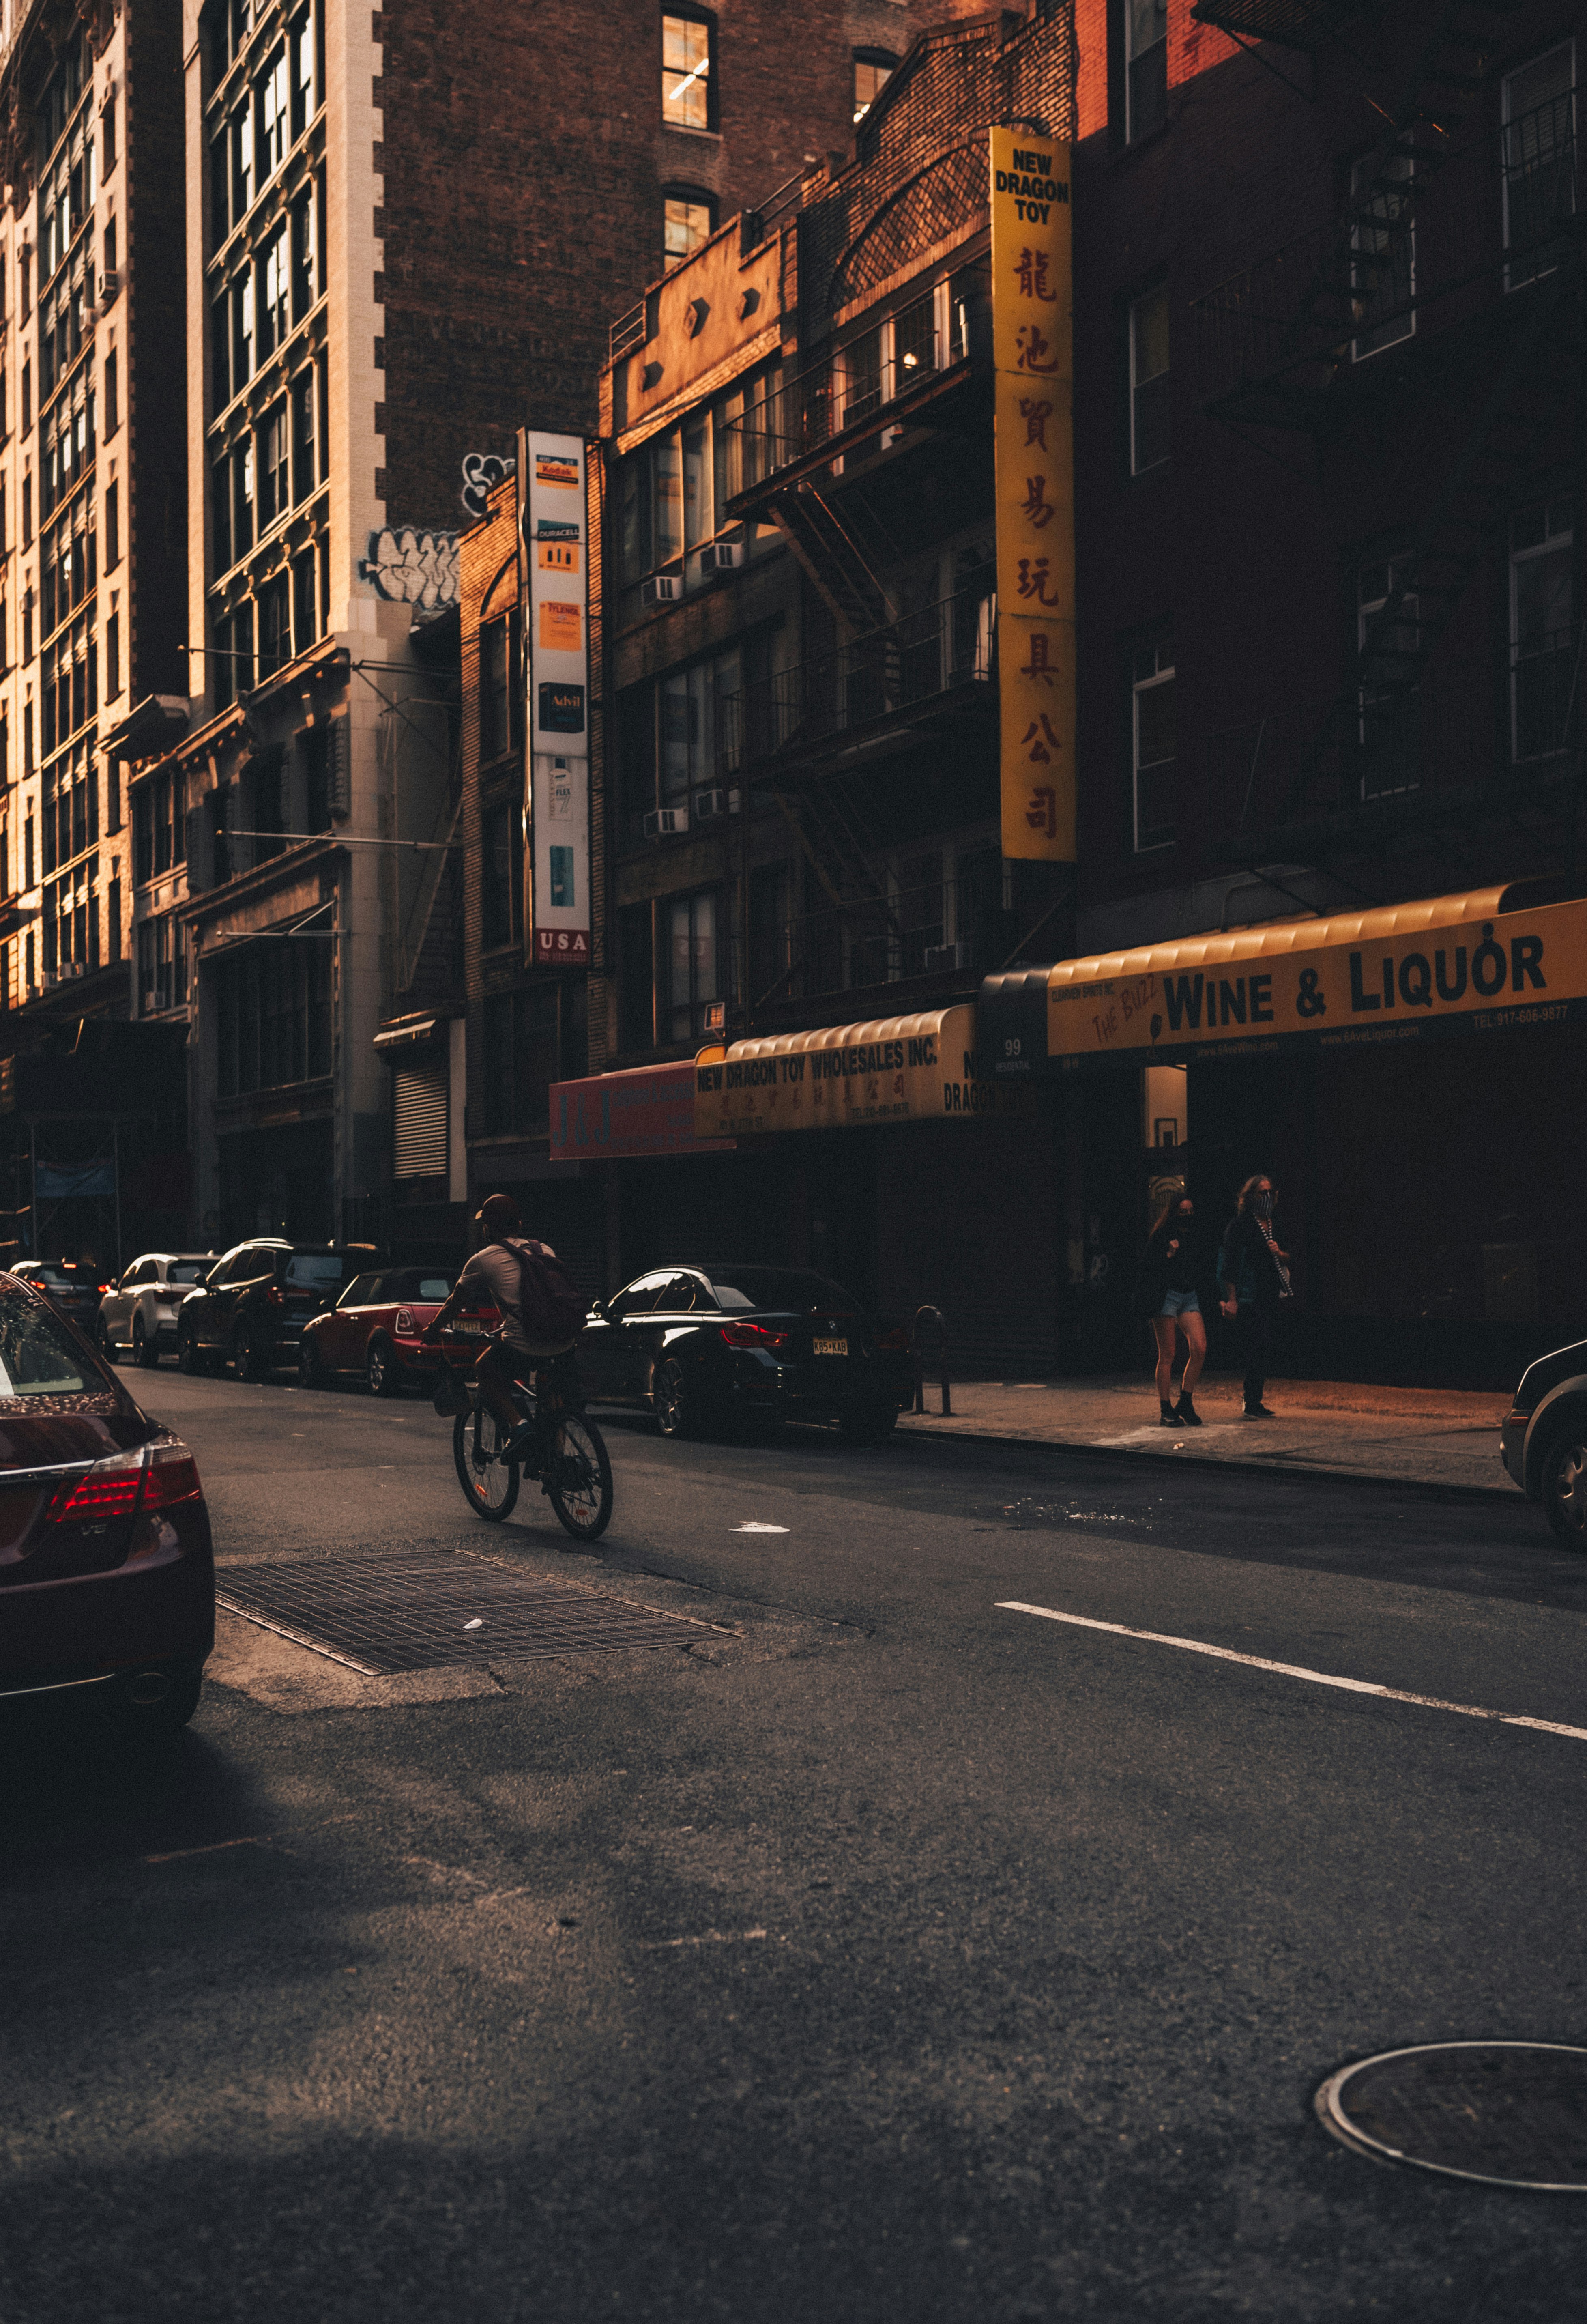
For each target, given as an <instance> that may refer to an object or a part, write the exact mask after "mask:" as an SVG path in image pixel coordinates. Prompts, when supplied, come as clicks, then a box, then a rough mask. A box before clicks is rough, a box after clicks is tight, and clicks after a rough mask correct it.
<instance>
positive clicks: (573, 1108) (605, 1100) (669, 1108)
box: [550, 1058, 734, 1162]
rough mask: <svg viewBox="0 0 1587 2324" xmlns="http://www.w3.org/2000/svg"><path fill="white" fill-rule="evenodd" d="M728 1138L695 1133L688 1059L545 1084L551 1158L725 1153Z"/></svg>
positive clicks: (692, 1071)
mask: <svg viewBox="0 0 1587 2324" xmlns="http://www.w3.org/2000/svg"><path fill="white" fill-rule="evenodd" d="M733 1147H734V1140H733V1139H731V1138H697V1137H696V1136H695V1068H694V1060H693V1059H692V1058H686V1059H685V1060H684V1061H683V1063H682V1064H680V1065H635V1066H634V1067H633V1068H632V1070H631V1071H630V1072H628V1073H622V1074H591V1075H590V1077H589V1078H588V1080H586V1081H577V1082H553V1083H552V1084H551V1157H550V1158H551V1160H552V1161H553V1162H613V1161H618V1160H621V1159H623V1158H624V1157H633V1156H638V1155H643V1154H729V1153H731V1152H732V1151H733Z"/></svg>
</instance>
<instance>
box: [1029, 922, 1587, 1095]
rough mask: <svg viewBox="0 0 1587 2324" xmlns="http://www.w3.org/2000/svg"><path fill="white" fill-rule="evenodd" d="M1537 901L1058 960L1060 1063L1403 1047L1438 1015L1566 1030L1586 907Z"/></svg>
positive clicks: (1580, 982)
mask: <svg viewBox="0 0 1587 2324" xmlns="http://www.w3.org/2000/svg"><path fill="white" fill-rule="evenodd" d="M1526 892H1527V891H1526V890H1525V888H1517V887H1514V886H1512V887H1509V888H1504V887H1496V888H1479V889H1474V890H1471V891H1470V892H1468V893H1467V894H1464V895H1459V896H1435V897H1427V898H1424V899H1421V900H1420V901H1419V902H1416V903H1412V904H1389V905H1383V906H1380V907H1377V908H1373V909H1371V910H1369V911H1364V912H1342V913H1332V914H1330V915H1329V916H1328V917H1327V918H1324V919H1294V920H1277V921H1271V922H1269V923H1268V924H1267V925H1265V926H1263V927H1250V928H1235V929H1231V930H1229V931H1228V932H1226V933H1220V934H1216V935H1210V936H1181V937H1179V938H1177V939H1176V941H1175V942H1173V943H1170V944H1159V945H1142V946H1140V948H1138V949H1136V950H1134V951H1130V952H1117V953H1101V954H1095V955H1093V957H1092V958H1090V959H1086V960H1063V961H1059V962H1058V963H1057V964H1056V965H1055V966H1054V967H1052V968H1050V969H1048V971H1047V1055H1048V1056H1049V1057H1053V1058H1075V1059H1078V1058H1082V1057H1088V1056H1090V1057H1095V1056H1112V1055H1115V1054H1117V1053H1119V1052H1121V1051H1129V1050H1145V1051H1148V1052H1151V1051H1154V1050H1157V1051H1161V1050H1164V1049H1170V1050H1173V1049H1184V1048H1186V1047H1195V1045H1197V1044H1201V1043H1206V1042H1213V1043H1223V1042H1226V1041H1245V1042H1247V1043H1250V1042H1252V1041H1261V1040H1278V1039H1280V1038H1282V1037H1286V1036H1289V1035H1294V1034H1297V1033H1304V1034H1310V1035H1314V1036H1320V1037H1322V1038H1323V1039H1324V1040H1325V1041H1334V1040H1347V1039H1356V1040H1360V1039H1361V1038H1370V1039H1373V1040H1381V1039H1385V1038H1389V1039H1392V1038H1398V1037H1401V1036H1402V1034H1404V1033H1406V1032H1409V1031H1412V1030H1414V1029H1415V1028H1416V1027H1418V1026H1419V1025H1421V1024H1423V1023H1426V1021H1428V1020H1429V1019H1435V1018H1440V1017H1451V1016H1463V1017H1472V1018H1482V1017H1486V1016H1488V1015H1490V1014H1492V1013H1493V1012H1496V1011H1504V1012H1509V1013H1513V1014H1514V1016H1515V1017H1516V1018H1517V1019H1518V1021H1527V1019H1531V1020H1534V1021H1548V1020H1549V1019H1551V1017H1552V1016H1554V1015H1555V1014H1557V1015H1558V1016H1559V1017H1560V1019H1562V1021H1563V1019H1564V1015H1565V1014H1566V1013H1567V1010H1568V1004H1570V1003H1571V1002H1573V1001H1579V1000H1581V999H1582V998H1583V997H1587V905H1584V904H1583V903H1582V902H1581V901H1572V902H1566V903H1558V904H1545V905H1542V906H1540V907H1536V908H1531V909H1527V908H1526V902H1525V898H1526ZM1545 892H1546V891H1545ZM1555 892H1557V890H1555ZM1512 899H1513V901H1512ZM1507 901H1512V908H1510V909H1509V910H1506V909H1505V905H1506V902H1507Z"/></svg>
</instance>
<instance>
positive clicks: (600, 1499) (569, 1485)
mask: <svg viewBox="0 0 1587 2324" xmlns="http://www.w3.org/2000/svg"><path fill="white" fill-rule="evenodd" d="M546 1498H547V1499H548V1500H549V1502H550V1504H551V1507H552V1508H554V1509H555V1510H556V1512H557V1516H558V1520H559V1521H560V1522H561V1524H562V1525H564V1526H566V1527H567V1531H568V1532H569V1533H570V1534H572V1535H574V1537H575V1539H576V1540H578V1541H595V1539H597V1538H598V1536H599V1535H602V1534H604V1532H605V1530H606V1527H607V1526H608V1525H609V1524H610V1523H611V1519H612V1462H611V1461H610V1459H609V1457H608V1455H607V1452H606V1446H605V1443H604V1439H603V1437H602V1435H601V1432H600V1430H599V1429H598V1428H597V1427H596V1426H595V1422H594V1421H593V1420H591V1419H590V1418H589V1417H588V1416H587V1415H586V1414H585V1413H582V1412H565V1413H563V1414H561V1415H560V1416H559V1417H558V1422H557V1449H556V1452H555V1453H554V1454H553V1456H552V1460H551V1468H550V1474H549V1476H548V1477H547V1479H546Z"/></svg>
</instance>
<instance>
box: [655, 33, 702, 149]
mask: <svg viewBox="0 0 1587 2324" xmlns="http://www.w3.org/2000/svg"><path fill="white" fill-rule="evenodd" d="M661 118H662V120H663V121H665V122H667V123H669V124H670V125H671V127H673V128H674V129H709V127H710V126H711V28H710V26H709V24H707V23H704V22H703V21H702V20H701V19H700V18H698V17H696V16H663V17H662V19H661Z"/></svg>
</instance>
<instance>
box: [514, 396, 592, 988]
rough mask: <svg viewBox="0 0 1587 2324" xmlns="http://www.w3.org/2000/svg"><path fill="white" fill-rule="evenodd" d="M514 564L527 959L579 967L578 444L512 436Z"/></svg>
mask: <svg viewBox="0 0 1587 2324" xmlns="http://www.w3.org/2000/svg"><path fill="white" fill-rule="evenodd" d="M519 441H520V446H521V458H520V463H519V475H520V479H521V482H520V489H519V495H518V507H519V521H520V524H521V528H522V539H521V550H522V553H521V559H520V571H521V575H522V576H523V578H524V581H525V584H526V587H525V593H524V594H525V599H526V603H525V613H524V624H523V633H524V641H525V660H526V662H527V665H528V668H527V672H526V678H527V684H528V688H529V704H528V712H529V715H528V722H527V723H528V727H529V735H530V746H529V748H530V760H529V763H530V811H529V834H530V848H531V856H532V876H531V881H530V883H529V885H530V892H531V898H532V903H531V913H530V936H529V942H530V956H531V959H532V960H534V961H535V962H537V963H539V964H542V965H544V966H547V967H558V966H561V967H567V968H587V967H588V965H589V956H590V897H589V823H590V810H589V764H590V762H589V640H588V621H589V608H588V588H589V555H588V547H589V544H588V540H587V539H586V522H585V515H586V501H585V473H584V451H585V447H584V444H583V441H582V439H581V438H579V437H577V436H548V435H543V434H541V433H540V431H539V430H538V429H528V430H527V431H526V432H525V433H524V434H523V435H522V436H521V438H520V439H519Z"/></svg>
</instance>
